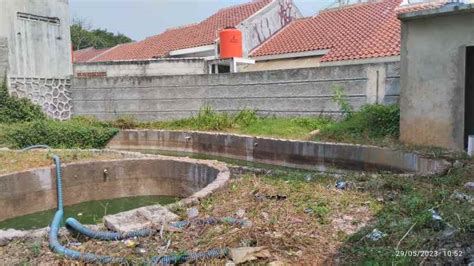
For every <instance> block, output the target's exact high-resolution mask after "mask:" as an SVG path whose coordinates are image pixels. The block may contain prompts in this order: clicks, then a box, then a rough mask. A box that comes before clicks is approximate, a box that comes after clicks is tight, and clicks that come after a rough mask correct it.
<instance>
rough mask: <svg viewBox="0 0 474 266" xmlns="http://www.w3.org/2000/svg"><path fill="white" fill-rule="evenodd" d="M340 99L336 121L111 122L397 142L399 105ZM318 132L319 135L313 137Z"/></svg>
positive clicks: (199, 118)
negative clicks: (358, 104) (357, 104)
mask: <svg viewBox="0 0 474 266" xmlns="http://www.w3.org/2000/svg"><path fill="white" fill-rule="evenodd" d="M341 101H342V102H343V101H344V100H343V98H341V97H339V98H338V99H337V102H338V104H339V105H342V106H345V107H344V111H343V115H344V116H343V118H342V119H339V120H335V119H333V118H330V117H325V116H311V117H275V116H260V115H258V114H257V112H256V111H255V110H250V109H243V110H241V111H240V112H237V113H234V114H230V113H225V112H217V111H215V110H213V109H212V107H210V106H205V107H203V108H201V109H200V111H199V112H198V113H197V114H196V115H194V116H192V117H189V118H184V119H178V120H171V121H154V122H138V121H136V120H135V119H134V118H133V117H130V116H125V117H121V118H119V119H117V120H115V121H111V122H109V123H110V125H111V126H113V127H117V128H121V129H132V128H142V129H169V130H197V131H219V132H232V133H238V134H246V135H253V136H268V137H280V138H288V139H313V140H319V141H336V142H352V143H363V144H365V143H370V144H379V145H380V144H382V145H388V144H391V143H394V142H396V139H397V138H398V135H399V120H400V119H399V117H400V110H399V108H398V106H396V105H388V106H386V105H380V104H375V105H365V106H363V107H362V108H361V110H359V111H352V110H351V109H350V108H349V107H348V106H347V105H345V104H344V103H340V102H341ZM78 119H81V120H85V121H88V122H89V123H93V124H94V123H95V124H97V123H99V122H98V121H94V119H93V118H78ZM315 130H319V131H320V132H319V134H318V133H316V134H310V133H311V132H313V131H315Z"/></svg>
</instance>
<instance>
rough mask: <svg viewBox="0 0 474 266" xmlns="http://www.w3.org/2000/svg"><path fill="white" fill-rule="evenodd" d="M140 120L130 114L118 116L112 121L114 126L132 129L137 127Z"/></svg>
mask: <svg viewBox="0 0 474 266" xmlns="http://www.w3.org/2000/svg"><path fill="white" fill-rule="evenodd" d="M138 124H139V123H138V122H137V121H136V120H135V117H133V116H130V115H125V116H121V117H119V118H117V119H116V120H115V121H113V122H112V126H113V127H116V128H120V129H131V128H137V127H138Z"/></svg>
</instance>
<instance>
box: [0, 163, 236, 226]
mask: <svg viewBox="0 0 474 266" xmlns="http://www.w3.org/2000/svg"><path fill="white" fill-rule="evenodd" d="M62 175H63V192H64V204H65V205H66V206H70V205H74V204H80V203H84V202H91V201H101V200H108V199H120V198H129V197H143V196H154V197H157V198H155V201H158V202H159V201H160V200H159V199H160V197H161V198H162V199H168V200H166V202H161V203H169V199H170V198H182V200H181V201H180V203H188V202H192V201H195V200H196V199H198V198H201V197H204V196H206V195H208V194H209V193H211V192H212V191H214V190H215V189H217V188H219V187H220V186H222V185H223V184H225V182H226V181H227V180H228V178H229V171H228V169H227V167H226V166H225V165H224V164H222V163H218V162H213V161H203V160H193V159H188V158H183V159H180V158H170V157H164V156H146V157H143V158H125V159H117V160H106V161H92V162H78V163H71V164H67V165H63V166H62ZM56 194H57V193H56V179H55V173H54V167H44V168H38V169H33V170H27V171H22V172H17V173H12V174H7V175H2V176H0V209H1V210H2V211H1V212H0V222H1V221H5V220H7V219H11V218H14V217H18V216H24V215H28V214H32V213H37V212H41V211H47V210H51V209H55V208H56ZM132 205H133V204H132ZM143 205H146V204H138V205H137V207H138V206H143Z"/></svg>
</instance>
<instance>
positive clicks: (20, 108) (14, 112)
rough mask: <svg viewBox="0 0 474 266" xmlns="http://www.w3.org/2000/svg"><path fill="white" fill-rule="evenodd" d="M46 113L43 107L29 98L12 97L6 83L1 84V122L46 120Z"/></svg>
mask: <svg viewBox="0 0 474 266" xmlns="http://www.w3.org/2000/svg"><path fill="white" fill-rule="evenodd" d="M45 119H46V115H45V114H44V113H43V112H41V107H40V106H38V105H35V104H33V103H31V101H29V100H28V99H19V98H16V97H11V96H10V95H9V94H8V91H7V87H6V84H5V83H3V84H1V86H0V124H1V123H17V122H23V121H26V122H28V121H35V120H45Z"/></svg>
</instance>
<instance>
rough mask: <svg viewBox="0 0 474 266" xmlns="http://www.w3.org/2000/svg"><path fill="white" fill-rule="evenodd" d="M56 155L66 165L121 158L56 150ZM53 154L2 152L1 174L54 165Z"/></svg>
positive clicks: (88, 152) (110, 155) (82, 151)
mask: <svg viewBox="0 0 474 266" xmlns="http://www.w3.org/2000/svg"><path fill="white" fill-rule="evenodd" d="M54 153H55V154H58V155H59V156H60V157H61V161H62V162H64V163H68V162H73V161H85V160H91V159H94V160H105V159H114V158H120V157H121V156H120V155H115V154H97V153H94V152H92V151H84V150H54ZM50 154H51V153H48V151H46V150H33V151H28V152H20V151H13V150H7V151H0V174H6V173H12V172H17V171H22V170H27V169H32V168H36V167H44V166H49V165H52V164H53V162H52V160H51V157H50Z"/></svg>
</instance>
